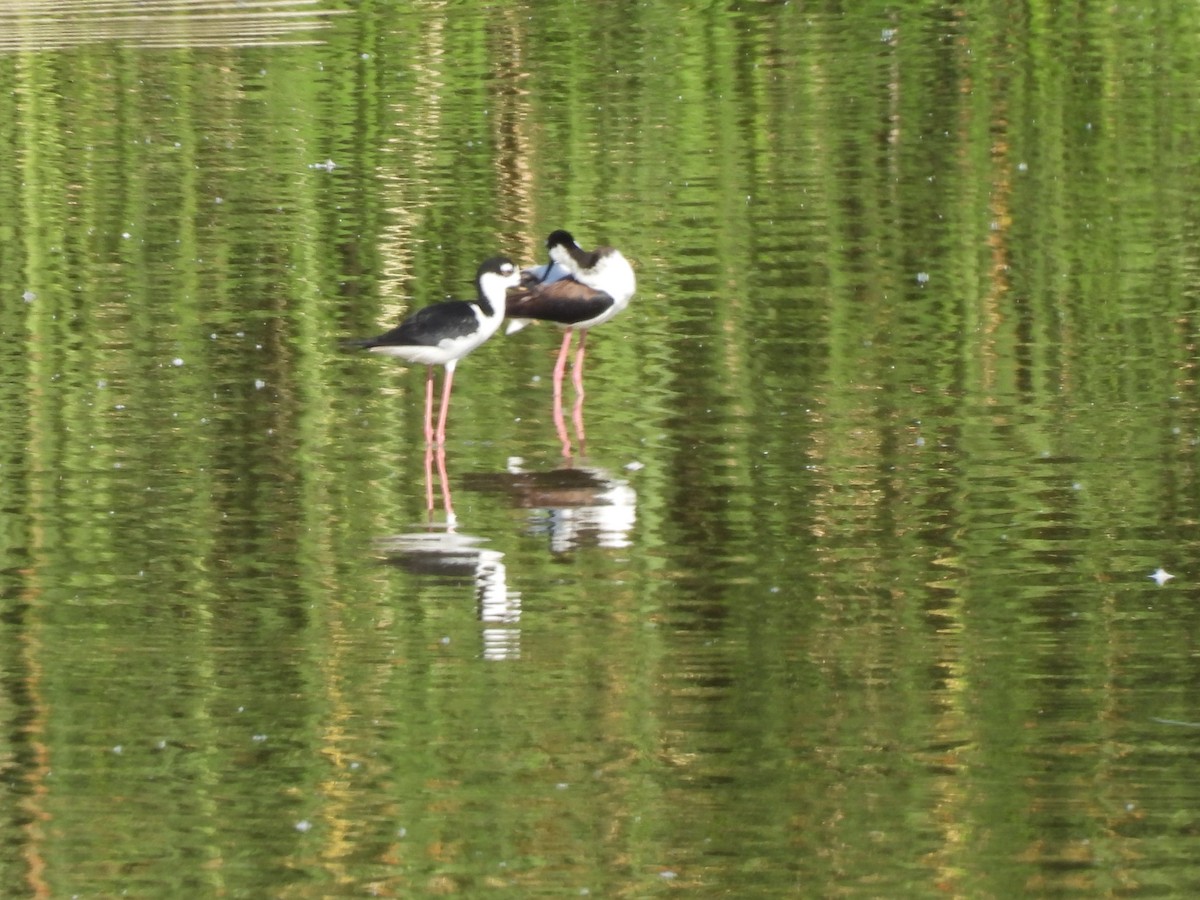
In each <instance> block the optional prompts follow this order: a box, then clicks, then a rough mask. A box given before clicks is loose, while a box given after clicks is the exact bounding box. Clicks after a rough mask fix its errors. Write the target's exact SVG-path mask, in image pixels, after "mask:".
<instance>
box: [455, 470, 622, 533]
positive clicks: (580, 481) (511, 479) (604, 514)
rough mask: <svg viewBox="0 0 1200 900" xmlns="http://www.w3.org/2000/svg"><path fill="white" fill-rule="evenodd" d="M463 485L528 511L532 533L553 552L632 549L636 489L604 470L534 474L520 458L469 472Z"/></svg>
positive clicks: (555, 471)
mask: <svg viewBox="0 0 1200 900" xmlns="http://www.w3.org/2000/svg"><path fill="white" fill-rule="evenodd" d="M464 487H465V488H467V489H468V490H473V491H479V492H481V493H484V492H492V493H503V494H506V495H508V497H509V498H510V500H511V502H512V504H513V506H516V507H517V508H519V509H527V510H530V517H529V533H530V534H544V535H546V536H547V537H548V539H549V542H550V550H551V552H553V553H567V552H569V551H571V550H575V549H578V548H580V547H586V546H596V547H601V548H604V549H620V548H624V547H628V546H629V545H630V532H632V530H633V526H634V523H635V521H636V519H637V492H636V491H634V489H633V488H632V487H630V486H629V484H628V482H626V481H625V480H623V479H621V478H617V477H615V476H613V475H612V474H610V473H609V472H606V471H605V470H604V469H600V468H594V467H584V466H566V467H563V468H558V469H552V470H550V471H548V472H531V471H527V470H526V469H525V468H524V467H523V463H522V460H520V459H512V460H509V464H508V469H507V471H505V472H500V473H495V474H475V475H468V476H467V477H466V478H465V479H464Z"/></svg>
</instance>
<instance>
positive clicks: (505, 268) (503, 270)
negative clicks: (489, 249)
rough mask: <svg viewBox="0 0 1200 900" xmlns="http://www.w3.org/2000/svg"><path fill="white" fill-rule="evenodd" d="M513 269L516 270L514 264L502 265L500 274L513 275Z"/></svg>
mask: <svg viewBox="0 0 1200 900" xmlns="http://www.w3.org/2000/svg"><path fill="white" fill-rule="evenodd" d="M513 269H514V266H513V264H512V263H505V264H504V265H502V266H501V267H500V274H501V275H511V274H512V273H513Z"/></svg>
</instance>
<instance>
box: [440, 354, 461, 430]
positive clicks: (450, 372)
mask: <svg viewBox="0 0 1200 900" xmlns="http://www.w3.org/2000/svg"><path fill="white" fill-rule="evenodd" d="M457 362H458V360H456V359H452V360H450V362H448V363H446V382H445V384H443V385H442V409H441V412H439V413H438V427H437V443H439V444H444V443H446V414H447V413H448V412H450V386H451V385H452V384H454V366H455V364H456V363H457Z"/></svg>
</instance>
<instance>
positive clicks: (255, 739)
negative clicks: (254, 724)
mask: <svg viewBox="0 0 1200 900" xmlns="http://www.w3.org/2000/svg"><path fill="white" fill-rule="evenodd" d="M266 739H267V736H266V735H265V734H256V735H253V736H252V737H251V738H250V740H252V741H253V742H254V743H256V744H261V743H263V742H264V741H265V740H266Z"/></svg>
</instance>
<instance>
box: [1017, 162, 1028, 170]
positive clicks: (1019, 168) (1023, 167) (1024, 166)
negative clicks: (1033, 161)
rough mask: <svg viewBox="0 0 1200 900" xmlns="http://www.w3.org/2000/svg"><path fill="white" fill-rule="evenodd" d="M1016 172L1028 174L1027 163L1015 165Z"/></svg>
mask: <svg viewBox="0 0 1200 900" xmlns="http://www.w3.org/2000/svg"><path fill="white" fill-rule="evenodd" d="M1017 171H1018V172H1028V171H1029V163H1023V162H1022V163H1017Z"/></svg>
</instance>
